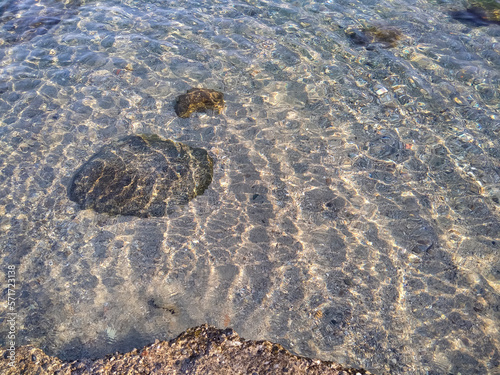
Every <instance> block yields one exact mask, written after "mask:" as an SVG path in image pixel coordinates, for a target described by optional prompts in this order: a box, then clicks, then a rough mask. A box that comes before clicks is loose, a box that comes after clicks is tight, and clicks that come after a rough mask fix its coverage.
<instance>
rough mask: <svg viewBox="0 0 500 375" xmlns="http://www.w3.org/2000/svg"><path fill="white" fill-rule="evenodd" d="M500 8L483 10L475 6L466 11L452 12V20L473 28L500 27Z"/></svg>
mask: <svg viewBox="0 0 500 375" xmlns="http://www.w3.org/2000/svg"><path fill="white" fill-rule="evenodd" d="M497 6H498V7H499V8H497V9H495V8H491V7H490V8H483V7H481V6H479V4H478V5H477V6H473V7H471V8H467V9H465V10H456V11H452V12H450V16H451V18H453V19H454V20H457V21H459V22H461V23H463V24H466V25H468V26H472V27H481V26H488V25H492V24H493V25H494V24H496V25H500V5H497Z"/></svg>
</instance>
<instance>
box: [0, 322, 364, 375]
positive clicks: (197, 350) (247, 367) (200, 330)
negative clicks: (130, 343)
mask: <svg viewBox="0 0 500 375" xmlns="http://www.w3.org/2000/svg"><path fill="white" fill-rule="evenodd" d="M10 354H11V353H10V352H9V351H8V350H6V349H4V350H0V373H1V374H5V375H14V374H25V375H34V374H59V375H65V374H68V375H70V374H82V375H83V374H85V375H93V374H110V375H111V374H156V375H162V374H169V375H174V374H193V375H194V374H200V375H201V374H214V375H215V374H216V375H226V374H227V375H236V374H259V375H260V374H266V375H268V374H270V375H272V374H276V375H277V374H307V375H319V374H325V375H326V374H328V375H368V374H370V373H369V372H368V371H365V370H363V369H353V368H345V367H343V366H341V365H339V364H337V363H334V362H327V361H320V360H317V359H311V358H305V357H299V356H296V355H293V354H291V353H290V352H289V351H287V350H286V349H285V348H283V347H282V346H281V345H279V344H273V343H272V342H269V341H249V340H244V339H242V338H241V337H240V336H238V334H236V332H234V331H233V330H232V329H225V330H221V329H217V328H215V327H211V326H208V325H202V326H200V327H195V328H191V329H188V330H187V331H186V332H184V333H182V334H181V335H180V336H179V337H177V338H175V339H173V340H171V341H170V342H166V341H161V342H156V343H155V344H152V345H148V346H146V347H144V348H142V349H141V350H133V351H131V352H129V353H126V354H116V355H114V356H108V357H107V358H104V359H98V360H95V361H92V360H89V359H81V360H78V361H74V362H63V361H61V360H60V359H58V358H55V357H49V356H47V355H46V354H45V353H44V352H43V351H42V350H40V349H36V348H34V347H32V346H22V347H19V348H16V350H15V355H13V357H14V359H13V360H12V362H11V359H10V358H9V355H10ZM11 364H12V366H11Z"/></svg>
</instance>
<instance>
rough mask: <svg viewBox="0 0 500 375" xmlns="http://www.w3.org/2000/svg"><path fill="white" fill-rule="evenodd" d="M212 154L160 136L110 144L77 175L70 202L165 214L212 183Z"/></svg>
mask: <svg viewBox="0 0 500 375" xmlns="http://www.w3.org/2000/svg"><path fill="white" fill-rule="evenodd" d="M212 176H213V161H212V158H211V157H210V155H208V153H207V151H206V150H204V149H201V148H194V147H190V146H187V145H184V144H182V143H178V142H173V141H171V140H169V139H166V140H164V139H161V138H160V137H158V136H157V135H131V136H127V137H125V138H123V139H120V140H118V141H115V142H113V143H110V144H108V145H106V146H104V147H103V148H102V149H101V150H100V151H99V152H98V153H97V154H95V155H94V156H92V157H91V158H90V159H89V160H88V161H87V162H86V163H85V164H84V165H83V166H82V167H81V168H80V169H79V170H78V171H77V172H76V174H75V176H74V177H73V180H72V182H71V184H70V187H69V189H68V195H69V198H70V199H71V200H72V201H74V202H76V203H78V204H79V206H80V208H81V209H88V208H91V209H93V210H95V211H97V212H105V213H109V214H113V215H134V216H139V217H149V216H164V215H166V214H168V213H171V212H172V211H173V209H174V206H176V205H179V204H186V203H187V202H189V201H190V200H191V199H193V198H194V197H196V196H197V195H200V194H202V193H203V192H204V191H205V189H206V188H207V187H208V186H209V185H210V183H211V182H212Z"/></svg>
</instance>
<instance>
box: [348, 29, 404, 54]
mask: <svg viewBox="0 0 500 375" xmlns="http://www.w3.org/2000/svg"><path fill="white" fill-rule="evenodd" d="M345 33H346V35H347V36H348V37H349V38H350V39H351V41H352V42H353V43H354V44H357V45H360V46H364V47H366V48H368V49H370V48H373V47H374V45H376V44H379V45H380V46H381V47H383V48H390V47H396V45H397V42H398V41H399V40H400V39H401V37H402V33H401V31H400V30H399V29H396V28H395V27H390V26H367V27H364V28H362V29H357V28H351V27H348V28H347V29H346V30H345Z"/></svg>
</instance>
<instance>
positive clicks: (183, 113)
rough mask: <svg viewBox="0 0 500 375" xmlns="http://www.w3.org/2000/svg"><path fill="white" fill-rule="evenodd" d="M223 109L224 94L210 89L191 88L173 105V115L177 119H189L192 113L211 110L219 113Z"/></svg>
mask: <svg viewBox="0 0 500 375" xmlns="http://www.w3.org/2000/svg"><path fill="white" fill-rule="evenodd" d="M223 108H224V94H223V93H221V92H219V91H215V90H210V89H200V88H193V89H190V90H188V91H187V93H185V94H182V95H179V97H178V98H177V101H176V103H175V113H176V114H177V116H179V117H183V118H184V117H189V116H191V114H192V113H193V112H197V111H204V110H207V109H213V110H214V111H216V112H217V113H220V112H221V111H222V109H223Z"/></svg>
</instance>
